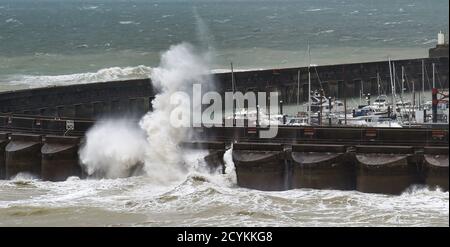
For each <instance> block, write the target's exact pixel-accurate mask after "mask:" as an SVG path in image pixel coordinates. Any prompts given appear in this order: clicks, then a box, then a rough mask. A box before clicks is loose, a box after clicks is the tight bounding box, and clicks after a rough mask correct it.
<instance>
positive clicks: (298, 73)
mask: <svg viewBox="0 0 450 247" xmlns="http://www.w3.org/2000/svg"><path fill="white" fill-rule="evenodd" d="M299 105H300V69H298V72H297V111H298V110H299V108H298V107H299Z"/></svg>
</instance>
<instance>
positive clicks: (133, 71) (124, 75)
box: [0, 65, 152, 88]
mask: <svg viewBox="0 0 450 247" xmlns="http://www.w3.org/2000/svg"><path fill="white" fill-rule="evenodd" d="M151 71H152V68H151V67H147V66H144V65H139V66H136V67H111V68H105V69H100V70H98V71H96V72H88V73H77V74H68V75H38V76H36V75H15V76H9V77H7V78H6V79H3V80H1V81H0V83H3V82H2V81H4V83H8V84H12V85H22V86H23V85H25V86H26V87H28V88H36V87H48V86H63V85H72V84H85V83H93V82H105V81H117V80H128V79H144V78H149V74H150V73H151Z"/></svg>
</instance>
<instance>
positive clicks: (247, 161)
mask: <svg viewBox="0 0 450 247" xmlns="http://www.w3.org/2000/svg"><path fill="white" fill-rule="evenodd" d="M233 162H234V164H235V167H236V176H237V183H238V185H239V186H241V187H245V188H251V189H258V190H266V191H280V190H287V189H289V184H287V179H288V178H287V176H286V174H287V171H286V165H285V159H284V152H283V147H282V146H281V144H275V143H270V144H259V143H235V144H234V145H233Z"/></svg>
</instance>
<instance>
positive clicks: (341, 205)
mask: <svg viewBox="0 0 450 247" xmlns="http://www.w3.org/2000/svg"><path fill="white" fill-rule="evenodd" d="M440 29H442V30H444V31H448V1H445V0H433V1H426V2H425V1H418V0H399V1H395V2H392V1H369V0H360V1H357V0H339V1H324V0H319V1H317V0H314V1H313V0H302V1H282V0H278V1H263V0H261V1H256V0H242V1H237V0H234V1H231V0H229V1H223V2H219V1H206V0H205V1H201V0H198V1H195V0H191V1H187V0H186V1H182V0H179V1H153V0H148V1H146V0H130V1H122V0H67V1H57V0H36V1H32V0H0V91H1V90H9V89H17V88H24V87H40V86H51V85H61V84H74V83H75V84H77V83H89V82H93V81H105V80H116V79H125V78H140V77H147V76H149V74H150V72H151V71H152V67H155V66H156V65H157V64H158V61H159V57H160V53H161V52H162V51H164V50H167V49H168V48H169V46H170V45H174V44H177V43H179V42H181V41H187V42H190V43H193V44H197V45H199V46H202V45H203V46H205V45H206V46H211V47H212V48H213V50H214V51H215V52H214V54H215V56H214V58H215V59H214V61H215V64H213V65H211V66H210V67H211V68H212V69H226V68H227V66H228V65H227V64H228V62H229V61H233V62H234V64H235V65H236V66H237V68H238V69H246V68H264V67H281V66H294V65H304V64H305V61H306V59H305V58H306V56H305V51H306V43H307V41H309V42H310V43H311V48H312V63H318V64H327V63H328V64H330V63H338V62H352V61H355V62H356V61H370V60H380V59H385V57H386V56H387V55H391V57H393V58H407V57H421V56H426V54H427V48H429V47H430V46H434V43H435V36H436V32H437V31H438V30H440ZM172 55H173V53H172ZM171 61H176V60H171ZM173 64H174V65H176V64H177V63H173ZM175 67H176V66H175ZM167 71H169V72H170V71H171V70H170V69H169V70H167ZM183 71H184V72H191V71H190V70H187V71H185V70H183ZM175 72H177V71H175ZM175 74H177V73H175ZM170 78H172V77H170ZM172 79H173V78H172ZM178 82H180V83H181V84H183V81H178ZM177 85H178V84H177ZM291 108H292V109H291V110H292V111H293V110H296V108H295V107H291ZM287 110H288V109H287ZM157 136H158V138H155V139H156V140H157V141H160V140H161V139H162V138H165V139H167V137H159V134H158V135H157ZM150 139H151V138H150ZM155 139H152V140H150V141H152V142H154V141H155ZM119 140H120V141H123V139H119ZM109 144H111V143H106V145H109ZM112 144H114V143H112ZM125 145H127V144H126V143H125ZM94 151H96V150H94ZM98 153H101V152H98ZM113 153H117V152H113ZM94 154H95V152H94ZM188 165H189V167H194V168H195V166H196V165H195V164H194V163H188ZM161 170H164V169H161ZM193 171H194V172H193ZM147 172H149V173H150V174H149V175H151V170H150V171H147ZM162 172H163V171H158V172H155V173H157V174H158V175H159V174H161V173H162ZM153 175H154V174H153ZM166 175H170V174H166ZM233 176H234V174H233V172H232V171H229V173H228V174H226V175H220V174H206V173H199V172H198V171H197V170H196V169H193V170H190V172H189V173H188V174H187V175H186V176H185V178H184V179H181V180H177V181H173V182H172V183H170V184H167V183H166V184H160V183H155V180H154V179H152V176H141V177H131V178H119V179H102V180H93V179H90V180H80V179H78V178H70V179H68V180H67V181H65V182H57V183H54V182H44V181H40V180H36V179H30V178H27V177H26V176H23V175H21V176H19V177H18V178H16V179H14V180H10V181H0V226H29V225H32V226H104V225H106V226H179V225H181V226H448V225H449V194H448V192H441V191H430V190H428V189H426V188H411V189H410V190H408V191H406V192H405V193H403V194H402V195H401V196H390V195H377V194H364V193H359V192H356V191H333V190H309V189H299V190H290V191H284V192H261V191H255V190H248V189H244V188H238V187H237V186H236V184H235V182H233V181H235V178H234V179H233ZM158 178H159V181H165V179H164V174H162V176H159V177H158Z"/></svg>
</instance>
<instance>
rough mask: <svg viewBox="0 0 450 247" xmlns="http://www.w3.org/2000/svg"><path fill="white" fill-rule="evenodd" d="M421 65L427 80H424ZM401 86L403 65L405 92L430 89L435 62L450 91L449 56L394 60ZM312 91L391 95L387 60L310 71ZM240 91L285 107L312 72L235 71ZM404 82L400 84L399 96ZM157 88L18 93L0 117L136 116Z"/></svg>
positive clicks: (10, 95)
mask: <svg viewBox="0 0 450 247" xmlns="http://www.w3.org/2000/svg"><path fill="white" fill-rule="evenodd" d="M422 62H423V65H424V71H425V74H424V75H423V76H424V79H425V81H424V82H422ZM394 63H395V66H396V70H398V71H397V74H396V77H397V82H399V81H400V80H401V76H400V74H401V72H400V71H401V67H402V66H403V68H404V72H405V76H406V84H405V89H406V90H405V91H404V92H411V91H412V88H413V84H414V88H415V90H416V91H421V90H430V89H431V87H432V86H431V79H432V76H433V74H432V64H435V68H436V71H437V72H436V73H435V77H436V82H437V87H438V88H448V87H449V80H448V79H449V78H448V57H438V58H419V59H405V60H396V61H394ZM310 72H311V88H312V90H316V89H323V90H324V93H325V95H326V96H330V97H337V98H340V99H343V98H345V97H358V96H360V95H361V93H362V94H368V93H370V94H372V95H377V94H378V93H379V91H378V89H379V87H378V85H379V86H380V90H381V91H380V93H383V94H390V93H391V91H392V90H391V86H390V74H389V64H388V61H379V62H369V63H354V64H339V65H327V66H317V67H311V68H310ZM214 77H215V78H216V85H215V86H216V88H215V89H216V90H217V91H218V92H220V93H223V92H225V91H232V90H231V87H232V83H231V74H230V73H218V74H215V75H214ZM234 77H235V86H236V90H237V91H241V92H243V93H245V92H248V91H259V92H274V91H277V92H279V93H280V97H279V99H280V100H283V101H284V103H286V104H291V103H295V102H296V101H297V95H298V96H299V97H298V98H299V100H300V102H305V101H307V97H308V78H307V77H308V68H307V67H301V68H283V69H267V70H255V71H243V72H236V73H234ZM400 87H401V85H400V83H396V92H397V93H399V92H400V91H401V90H400ZM156 93H157V92H156V90H154V88H153V86H152V83H151V80H150V79H139V80H126V81H114V82H99V83H90V84H81V85H70V86H58V87H47V88H37V89H28V90H17V91H13V92H2V93H0V113H10V114H25V115H40V116H49V117H67V118H84V119H98V118H102V117H104V116H105V115H106V116H110V115H121V114H124V113H126V114H128V115H133V114H134V115H137V116H141V115H143V114H144V113H146V112H148V111H151V110H152V109H151V107H152V106H151V101H152V100H153V98H154V96H155V94H156Z"/></svg>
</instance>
